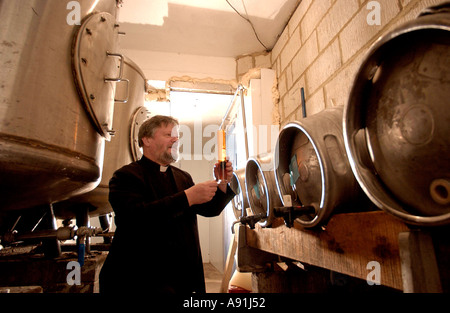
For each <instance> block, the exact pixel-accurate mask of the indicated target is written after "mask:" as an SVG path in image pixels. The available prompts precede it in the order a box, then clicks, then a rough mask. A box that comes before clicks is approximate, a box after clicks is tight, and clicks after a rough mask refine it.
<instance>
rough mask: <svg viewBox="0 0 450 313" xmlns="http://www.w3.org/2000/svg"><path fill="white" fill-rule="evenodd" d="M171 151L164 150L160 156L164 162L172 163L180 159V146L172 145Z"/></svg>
mask: <svg viewBox="0 0 450 313" xmlns="http://www.w3.org/2000/svg"><path fill="white" fill-rule="evenodd" d="M170 150H171V152H170V153H169V152H167V151H164V152H163V153H162V154H161V156H160V159H161V160H160V161H161V162H162V163H164V164H171V163H174V162H176V161H178V148H177V147H175V146H174V147H172V149H170Z"/></svg>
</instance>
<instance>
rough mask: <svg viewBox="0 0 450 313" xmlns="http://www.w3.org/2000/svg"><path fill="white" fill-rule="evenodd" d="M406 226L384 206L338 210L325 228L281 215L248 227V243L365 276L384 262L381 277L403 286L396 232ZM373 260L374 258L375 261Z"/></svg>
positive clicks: (383, 281)
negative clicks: (286, 219)
mask: <svg viewBox="0 0 450 313" xmlns="http://www.w3.org/2000/svg"><path fill="white" fill-rule="evenodd" d="M405 231H408V227H407V226H406V225H405V224H404V223H402V222H401V221H399V220H397V219H395V218H393V217H392V216H390V215H388V214H386V213H384V212H382V211H375V212H364V213H349V214H336V215H334V216H333V217H332V218H331V219H330V221H329V223H328V225H327V226H326V228H321V229H313V230H310V229H303V228H302V227H301V226H300V225H299V224H297V223H295V225H294V227H293V228H287V227H286V226H285V225H284V223H283V221H282V220H281V219H277V220H275V222H274V223H273V225H272V228H264V229H263V228H261V227H260V226H259V225H257V226H256V228H255V229H254V230H251V229H250V228H247V233H246V235H247V236H246V237H247V245H248V246H250V247H253V248H257V249H260V250H263V251H266V252H270V253H273V254H277V255H280V256H283V257H287V258H290V259H293V260H298V261H300V262H302V263H306V264H309V265H313V266H317V267H321V268H325V269H329V270H332V271H335V272H338V273H342V274H346V275H349V276H352V277H356V278H360V279H363V280H366V279H367V278H368V276H369V274H371V272H372V270H373V268H372V267H371V266H370V265H369V263H371V262H378V263H375V264H379V265H380V282H381V285H383V286H388V287H391V288H395V289H398V290H403V283H402V276H401V262H400V255H399V245H398V235H399V233H400V232H405ZM372 264H373V263H372Z"/></svg>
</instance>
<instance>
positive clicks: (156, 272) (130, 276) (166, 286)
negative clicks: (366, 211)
mask: <svg viewBox="0 0 450 313" xmlns="http://www.w3.org/2000/svg"><path fill="white" fill-rule="evenodd" d="M138 140H139V145H140V146H141V147H142V148H143V154H144V155H143V157H142V158H141V159H140V160H139V161H137V162H133V163H131V164H129V165H126V166H124V167H122V168H121V169H119V170H117V171H116V172H115V173H114V175H113V177H112V178H111V180H110V183H109V189H110V192H109V201H110V203H111V206H112V208H113V210H114V212H115V223H116V226H117V228H116V232H115V235H114V239H113V242H112V244H111V248H110V251H109V254H108V257H107V259H106V261H105V264H104V265H103V268H102V270H101V273H100V292H102V293H149V294H150V293H190V292H205V283H204V273H203V264H202V256H201V251H200V243H199V237H198V227H197V214H200V215H202V216H206V217H213V216H217V215H219V214H220V213H221V212H222V210H223V209H224V207H225V206H226V204H227V203H228V202H229V201H230V200H231V199H232V198H233V197H234V195H235V194H234V193H233V191H232V190H231V189H230V187H229V186H228V184H227V181H230V180H231V177H232V174H233V169H232V165H231V163H230V162H227V167H226V171H227V181H225V182H220V183H218V182H216V181H207V182H204V183H199V184H194V182H193V181H192V177H191V176H190V175H189V174H188V173H187V172H184V171H182V170H180V169H178V168H177V167H173V166H171V165H170V164H171V163H173V162H174V161H176V159H177V158H178V121H177V120H175V119H173V118H171V117H168V116H154V117H152V118H151V119H149V120H147V121H146V122H144V123H143V124H142V126H141V128H140V129H139V134H138ZM214 173H215V176H216V177H219V175H218V164H216V165H215V167H214Z"/></svg>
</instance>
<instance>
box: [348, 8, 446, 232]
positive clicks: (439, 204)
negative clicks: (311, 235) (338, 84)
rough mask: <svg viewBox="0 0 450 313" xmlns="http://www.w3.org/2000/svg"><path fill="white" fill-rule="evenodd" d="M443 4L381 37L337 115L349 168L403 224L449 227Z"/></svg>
mask: <svg viewBox="0 0 450 313" xmlns="http://www.w3.org/2000/svg"><path fill="white" fill-rule="evenodd" d="M449 99H450V4H449V3H448V2H447V3H445V4H444V5H441V6H438V7H433V8H429V9H427V10H426V11H424V13H423V14H421V15H420V16H419V17H418V18H417V19H415V20H413V21H411V22H408V23H406V24H403V25H402V26H400V27H399V28H397V29H395V30H393V31H392V32H390V33H388V34H386V35H384V36H382V37H381V38H380V39H379V40H378V41H377V42H376V43H375V44H374V45H373V46H372V47H371V49H370V50H369V52H368V54H367V56H366V58H365V60H364V61H363V63H362V66H361V68H360V69H359V71H358V73H357V75H356V78H355V81H354V84H353V88H352V91H351V94H350V98H349V101H348V103H347V105H346V108H345V113H344V138H345V146H346V150H347V153H348V156H349V158H350V162H351V166H352V170H353V172H354V175H355V177H356V178H357V180H358V182H359V184H360V185H361V187H362V188H363V190H364V191H365V192H366V194H367V195H368V197H369V198H370V199H371V200H372V202H373V203H374V204H376V205H377V206H378V207H379V208H381V209H383V210H385V211H386V212H388V213H390V214H392V215H394V216H396V217H397V218H399V219H401V220H402V221H404V222H406V223H408V224H414V225H422V226H435V225H442V224H448V223H449V222H450V110H449Z"/></svg>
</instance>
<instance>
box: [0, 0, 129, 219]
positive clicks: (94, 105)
mask: <svg viewBox="0 0 450 313" xmlns="http://www.w3.org/2000/svg"><path fill="white" fill-rule="evenodd" d="M73 3H78V4H79V5H80V6H79V8H78V7H76V6H75V7H67V5H68V1H60V0H34V1H33V0H21V1H2V2H1V3H0V64H1V65H2V66H0V177H1V179H0V198H1V199H2V201H1V202H0V223H1V215H2V214H3V213H4V212H7V211H11V210H21V209H24V208H32V207H34V206H38V205H45V204H52V203H55V202H57V201H61V200H64V199H67V198H70V197H72V196H75V195H79V194H82V193H85V192H88V191H90V190H92V189H93V188H95V186H96V185H97V184H98V183H99V181H100V177H101V169H102V166H103V154H104V143H105V139H110V131H111V130H112V114H113V106H114V92H115V85H116V83H117V82H118V81H120V79H121V77H120V76H121V72H122V68H121V63H122V62H123V61H122V59H121V57H120V56H118V55H116V54H115V52H117V51H116V50H117V37H118V25H117V24H116V12H117V9H118V5H119V4H118V1H116V0H101V1H94V0H79V1H73ZM72 14H75V15H72ZM78 15H79V24H80V25H76V24H75V25H74V24H73V23H74V22H76V17H77V16H78ZM72 17H74V18H73V19H72Z"/></svg>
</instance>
